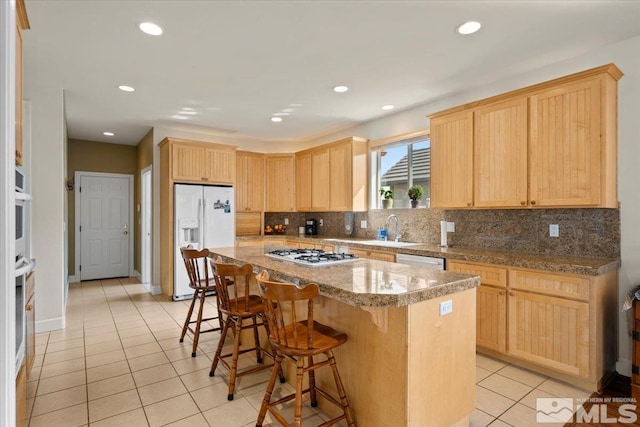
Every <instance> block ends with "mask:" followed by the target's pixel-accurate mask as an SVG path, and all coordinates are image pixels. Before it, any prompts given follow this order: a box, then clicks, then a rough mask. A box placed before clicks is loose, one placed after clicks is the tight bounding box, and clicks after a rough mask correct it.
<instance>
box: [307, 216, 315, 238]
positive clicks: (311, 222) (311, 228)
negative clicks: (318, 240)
mask: <svg viewBox="0 0 640 427" xmlns="http://www.w3.org/2000/svg"><path fill="white" fill-rule="evenodd" d="M304 234H305V235H307V236H315V235H317V234H318V220H317V219H315V218H311V219H308V220H306V221H305V226H304Z"/></svg>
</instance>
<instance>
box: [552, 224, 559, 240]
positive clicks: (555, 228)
mask: <svg viewBox="0 0 640 427" xmlns="http://www.w3.org/2000/svg"><path fill="white" fill-rule="evenodd" d="M549 237H560V226H559V225H558V224H549Z"/></svg>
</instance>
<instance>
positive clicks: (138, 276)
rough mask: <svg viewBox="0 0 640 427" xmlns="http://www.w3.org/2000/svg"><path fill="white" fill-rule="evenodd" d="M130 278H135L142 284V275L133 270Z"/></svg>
mask: <svg viewBox="0 0 640 427" xmlns="http://www.w3.org/2000/svg"><path fill="white" fill-rule="evenodd" d="M131 277H135V278H136V279H138V280H140V281H141V282H142V274H140V273H138V271H137V270H133V273H131Z"/></svg>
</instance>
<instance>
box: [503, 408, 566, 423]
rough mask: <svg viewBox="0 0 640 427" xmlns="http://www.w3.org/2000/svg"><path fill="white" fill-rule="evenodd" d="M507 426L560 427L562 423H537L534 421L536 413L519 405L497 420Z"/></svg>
mask: <svg viewBox="0 0 640 427" xmlns="http://www.w3.org/2000/svg"><path fill="white" fill-rule="evenodd" d="M499 420H500V421H503V422H505V423H507V424H509V425H512V426H517V427H537V426H545V427H547V426H549V427H562V426H564V423H560V422H558V423H538V422H537V421H536V411H535V409H531V408H529V407H528V406H524V405H522V404H520V403H516V404H515V405H513V406H512V407H511V408H509V410H508V411H507V412H505V413H504V414H502V415H501V416H500V418H499Z"/></svg>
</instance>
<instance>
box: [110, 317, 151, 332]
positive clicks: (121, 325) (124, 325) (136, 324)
mask: <svg viewBox="0 0 640 427" xmlns="http://www.w3.org/2000/svg"><path fill="white" fill-rule="evenodd" d="M146 326H147V323H146V322H145V321H144V319H143V318H142V317H136V318H135V319H129V320H126V321H122V322H116V328H117V329H118V331H120V332H122V331H126V330H128V329H133V328H143V327H146Z"/></svg>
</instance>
